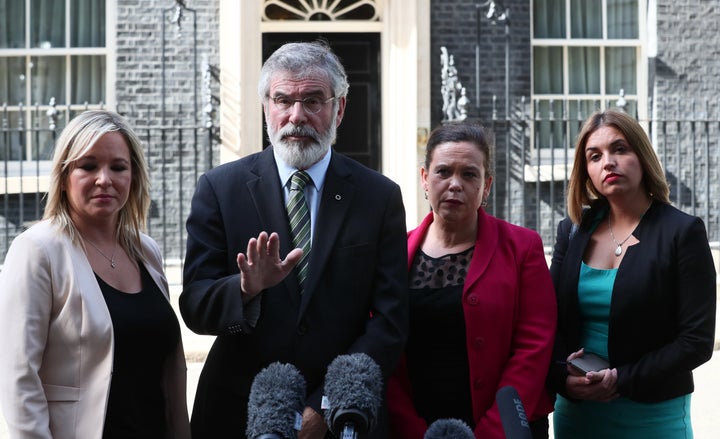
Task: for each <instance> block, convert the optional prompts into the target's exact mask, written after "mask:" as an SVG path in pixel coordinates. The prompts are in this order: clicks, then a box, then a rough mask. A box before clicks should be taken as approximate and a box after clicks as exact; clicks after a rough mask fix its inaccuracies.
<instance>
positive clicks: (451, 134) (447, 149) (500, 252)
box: [388, 124, 556, 439]
mask: <svg viewBox="0 0 720 439" xmlns="http://www.w3.org/2000/svg"><path fill="white" fill-rule="evenodd" d="M491 163H492V150H491V145H490V140H489V139H488V134H487V133H486V132H485V131H484V130H483V129H482V128H481V127H479V126H474V125H469V124H452V125H443V126H441V127H439V128H436V129H435V130H434V131H433V132H432V133H431V134H430V138H429V140H428V145H427V151H426V157H425V166H424V167H423V168H421V177H422V185H423V189H424V190H425V194H426V198H427V199H428V201H429V202H430V206H431V208H432V212H431V213H430V214H428V216H427V217H426V218H425V219H424V220H423V222H422V223H421V224H420V226H419V227H418V228H416V229H415V230H412V231H411V232H410V233H409V234H408V267H409V271H410V328H409V331H410V332H409V338H408V344H407V347H406V350H405V355H404V356H403V359H402V362H401V364H400V367H399V368H398V370H397V371H396V373H395V374H394V376H393V377H392V378H391V380H390V382H389V383H388V407H389V410H390V415H391V424H392V428H393V435H392V437H393V438H407V439H410V438H417V439H422V438H423V436H424V434H425V432H426V430H427V428H428V425H429V424H431V423H432V422H434V421H435V420H437V419H442V418H454V419H460V420H462V421H464V422H465V423H467V424H468V425H469V426H470V427H471V428H472V429H473V430H474V434H475V437H476V438H504V437H505V433H504V431H503V427H502V422H501V419H500V413H499V411H498V405H497V404H496V402H495V394H496V392H497V391H498V390H499V389H500V388H502V387H505V386H512V387H513V388H515V389H516V390H517V392H518V394H519V396H520V399H521V400H522V403H523V405H524V409H525V411H526V413H527V416H528V418H529V420H530V421H531V422H530V424H531V428H532V430H533V435H534V436H535V437H547V435H548V426H547V425H548V424H547V414H548V413H550V412H551V411H552V400H551V398H550V396H549V394H548V392H547V391H546V390H545V377H546V374H547V372H548V367H549V364H550V357H551V354H552V345H553V339H554V335H555V326H556V307H555V296H554V291H553V286H552V281H551V278H550V273H549V270H548V266H547V262H546V260H545V256H544V252H543V246H542V241H541V239H540V236H539V235H538V234H537V233H535V232H533V231H531V230H529V229H525V228H522V227H518V226H514V225H512V224H509V223H507V222H505V221H502V220H499V219H496V218H494V217H492V216H490V215H488V214H486V213H485V211H484V210H483V208H482V206H484V205H485V204H486V200H487V197H488V194H489V192H490V185H491V183H492V173H491V172H492V171H491Z"/></svg>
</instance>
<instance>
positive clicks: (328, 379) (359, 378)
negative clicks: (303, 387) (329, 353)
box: [324, 353, 383, 439]
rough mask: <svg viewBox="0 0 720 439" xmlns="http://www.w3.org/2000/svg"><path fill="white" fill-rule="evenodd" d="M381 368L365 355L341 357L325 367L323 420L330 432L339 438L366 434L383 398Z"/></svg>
mask: <svg viewBox="0 0 720 439" xmlns="http://www.w3.org/2000/svg"><path fill="white" fill-rule="evenodd" d="M382 384H383V378H382V372H381V371H380V366H378V365H377V363H376V362H375V361H374V360H373V359H372V358H370V356H368V355H367V354H363V353H355V354H349V355H340V356H338V357H337V358H335V359H334V360H333V361H332V363H330V366H328V369H327V373H326V375H325V386H324V390H325V397H327V400H328V401H327V402H328V404H329V407H328V410H326V411H325V421H326V422H327V424H328V428H329V429H330V432H331V433H332V434H333V435H335V436H336V437H339V438H341V439H357V438H358V437H359V435H363V436H364V435H366V434H368V433H369V432H370V431H372V429H373V428H375V423H376V420H377V412H378V408H379V407H380V402H381V399H382Z"/></svg>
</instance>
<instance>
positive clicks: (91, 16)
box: [70, 0, 105, 47]
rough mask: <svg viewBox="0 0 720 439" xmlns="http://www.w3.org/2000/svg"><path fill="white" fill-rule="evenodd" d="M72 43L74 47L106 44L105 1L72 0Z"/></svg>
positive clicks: (102, 45)
mask: <svg viewBox="0 0 720 439" xmlns="http://www.w3.org/2000/svg"><path fill="white" fill-rule="evenodd" d="M70 8H71V11H72V14H70V16H71V18H70V33H71V36H70V45H71V46H72V47H104V46H105V2H104V1H97V0H71V3H70Z"/></svg>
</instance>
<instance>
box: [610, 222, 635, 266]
mask: <svg viewBox="0 0 720 439" xmlns="http://www.w3.org/2000/svg"><path fill="white" fill-rule="evenodd" d="M608 228H609V229H610V237H611V238H612V240H613V242H614V243H615V256H617V257H620V255H621V254H622V246H623V244H625V243H626V242H627V240H628V239H630V237H631V236H632V232H630V234H629V235H628V236H627V237H626V238H625V239H623V240H622V241H620V242H617V239H615V234H614V233H613V231H612V220H611V219H610V218H608Z"/></svg>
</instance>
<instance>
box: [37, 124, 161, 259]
mask: <svg viewBox="0 0 720 439" xmlns="http://www.w3.org/2000/svg"><path fill="white" fill-rule="evenodd" d="M110 132H118V133H120V134H121V135H122V136H123V138H125V141H126V143H127V145H128V148H129V150H130V162H131V170H132V177H131V181H130V194H129V196H128V200H127V202H126V203H125V205H124V206H123V207H122V208H121V209H120V213H119V217H118V224H117V230H116V232H115V236H116V238H117V239H118V241H119V243H120V245H121V246H122V247H123V248H124V249H125V251H127V252H128V254H129V255H130V257H132V258H134V259H139V260H145V258H144V256H143V254H142V246H141V243H140V232H141V231H144V230H145V224H146V219H147V214H148V209H149V208H150V178H149V176H148V170H147V164H146V161H145V156H144V154H143V148H142V143H141V142H140V138H139V137H138V136H137V134H135V132H134V131H133V130H132V128H130V125H128V123H127V121H126V120H125V119H124V118H123V117H122V116H120V115H119V114H117V113H113V112H111V111H106V110H90V111H85V112H83V113H80V114H79V115H77V116H76V117H74V118H73V119H72V120H71V121H70V122H69V123H68V124H67V126H66V127H65V129H64V130H63V131H62V133H61V134H60V137H59V138H58V139H57V142H56V143H55V153H54V155H53V162H52V170H51V173H50V187H49V189H48V195H47V204H46V205H45V212H44V215H43V219H49V220H51V221H52V222H53V223H55V224H57V225H58V226H59V227H60V228H61V229H62V230H63V231H65V232H66V233H67V234H68V235H69V236H70V239H72V241H73V242H75V243H79V244H80V245H83V244H82V242H81V239H80V233H79V232H78V230H77V228H76V227H75V224H74V223H73V221H72V219H71V217H70V206H69V203H68V198H67V194H66V192H65V189H64V188H65V183H66V182H67V178H68V175H69V174H70V171H72V169H73V166H74V164H75V162H76V161H77V160H78V159H80V158H81V157H83V156H85V155H86V154H87V153H88V151H89V150H90V148H92V147H93V145H95V143H97V141H98V140H99V139H100V138H101V137H102V136H104V135H105V134H107V133H110Z"/></svg>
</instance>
